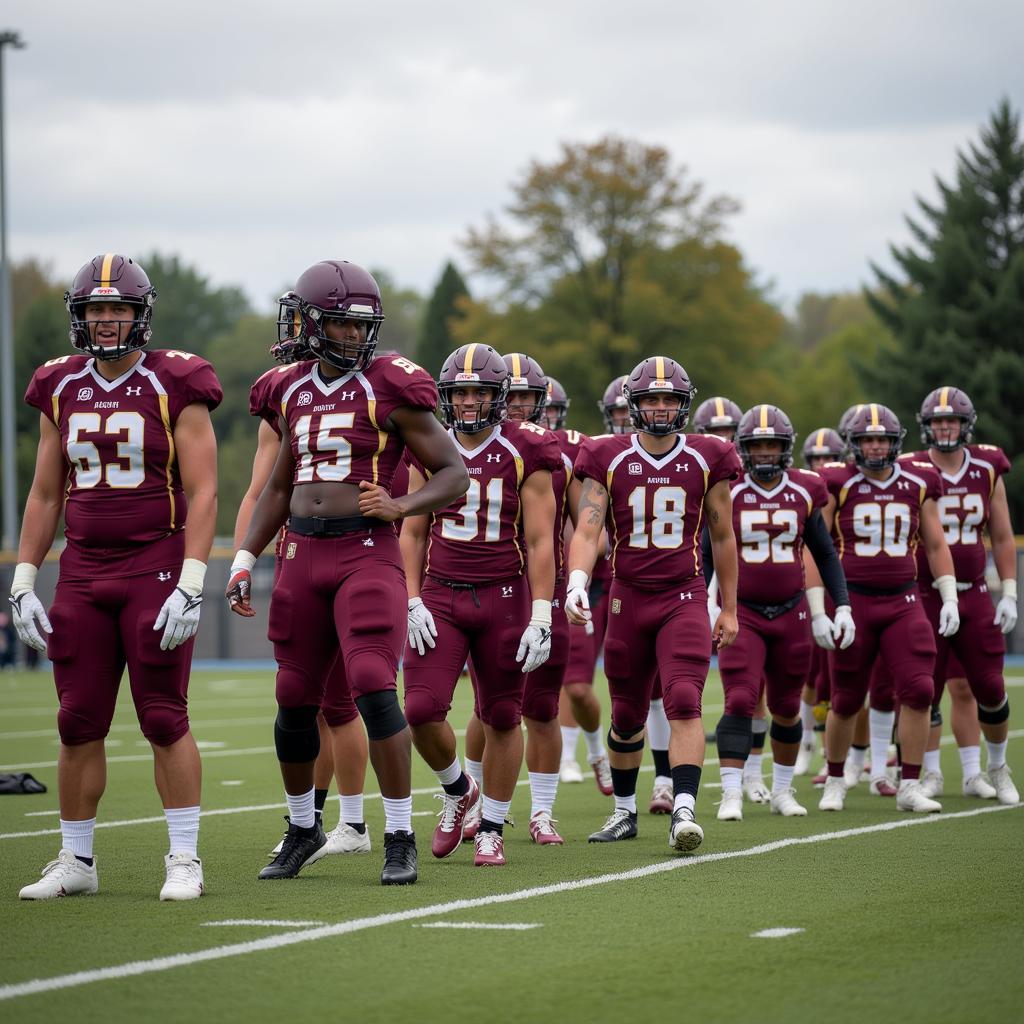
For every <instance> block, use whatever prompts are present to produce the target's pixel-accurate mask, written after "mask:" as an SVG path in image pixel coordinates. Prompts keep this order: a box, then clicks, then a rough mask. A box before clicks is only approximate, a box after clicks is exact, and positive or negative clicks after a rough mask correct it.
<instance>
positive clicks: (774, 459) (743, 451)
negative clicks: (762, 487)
mask: <svg viewBox="0 0 1024 1024" xmlns="http://www.w3.org/2000/svg"><path fill="white" fill-rule="evenodd" d="M756 441H778V442H779V443H780V444H781V445H782V450H781V451H780V452H779V454H778V455H773V456H767V455H764V454H758V455H754V454H753V453H752V452H751V451H750V445H751V444H753V443H754V442H756ZM736 447H737V448H738V449H739V455H740V461H741V462H742V463H743V469H744V470H745V471H746V472H747V473H749V474H750V475H751V476H752V477H753V478H754V479H755V480H757V481H759V482H760V483H769V482H771V481H772V480H774V479H775V478H776V477H779V476H782V474H783V473H784V472H785V471H786V470H787V469H788V468H789V467H790V466H791V465H793V437H792V436H789V437H787V436H786V435H785V434H775V433H772V432H765V433H763V434H759V435H757V436H752V435H750V434H744V435H743V436H742V437H740V438H737V441H736Z"/></svg>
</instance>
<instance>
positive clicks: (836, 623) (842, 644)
mask: <svg viewBox="0 0 1024 1024" xmlns="http://www.w3.org/2000/svg"><path fill="white" fill-rule="evenodd" d="M856 637H857V627H856V625H855V624H854V621H853V611H852V609H851V608H850V606H849V605H848V604H841V605H840V606H839V607H838V608H836V614H835V618H834V619H833V620H832V638H833V639H834V640H835V641H836V642H837V643H838V644H839V650H841V651H845V650H846V648H847V647H849V646H850V644H852V643H853V641H854V640H855V639H856Z"/></svg>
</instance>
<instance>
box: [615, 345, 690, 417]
mask: <svg viewBox="0 0 1024 1024" xmlns="http://www.w3.org/2000/svg"><path fill="white" fill-rule="evenodd" d="M622 393H623V394H624V395H625V396H626V404H627V405H628V406H629V418H630V420H631V421H632V423H633V426H634V427H636V429H637V430H639V431H642V432H643V433H645V434H674V433H676V432H677V431H680V430H682V429H683V427H685V426H686V421H687V419H688V418H689V416H690V403H691V402H692V401H693V396H694V395H695V394H697V389H696V388H695V387H694V386H693V385H692V384H691V383H690V378H689V377H688V376H687V374H686V371H685V370H684V369H683V368H682V367H681V366H680V365H679V363H677V362H676V361H675V360H674V359H670V358H669V357H668V356H648V357H647V358H646V359H645V360H643V362H640V363H637V365H636V366H634V367H633V372H632V373H631V374H630V375H629V376H628V377H627V378H626V383H625V384H623V385H622ZM645 395H676V396H677V397H678V398H679V410H678V411H677V412H676V414H675V415H674V416H673V417H672V418H671V419H668V420H666V421H665V422H664V423H659V422H658V421H657V419H656V414H655V413H654V412H642V411H641V409H640V399H641V398H643V397H644V396H645Z"/></svg>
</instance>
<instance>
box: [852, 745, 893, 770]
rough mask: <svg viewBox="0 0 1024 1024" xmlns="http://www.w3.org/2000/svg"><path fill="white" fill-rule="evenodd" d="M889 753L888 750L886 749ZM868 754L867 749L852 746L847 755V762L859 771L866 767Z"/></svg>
mask: <svg viewBox="0 0 1024 1024" xmlns="http://www.w3.org/2000/svg"><path fill="white" fill-rule="evenodd" d="M886 753H888V751H886ZM866 754H867V751H866V750H862V749H861V748H860V747H850V752H849V753H848V754H847V755H846V763H847V764H848V765H850V767H851V768H856V769H857V771H858V773H859V772H860V770H861V769H862V768H863V767H864V756H865V755H866Z"/></svg>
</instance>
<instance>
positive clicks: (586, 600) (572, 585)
mask: <svg viewBox="0 0 1024 1024" xmlns="http://www.w3.org/2000/svg"><path fill="white" fill-rule="evenodd" d="M589 585H590V579H589V577H588V576H587V574H586V573H585V572H584V571H583V570H582V569H573V571H572V572H571V573H569V582H568V583H567V584H566V593H565V614H566V615H567V616H568V617H569V621H570V622H573V621H575V620H574V618H573V616H577V617H579V618H581V619H583V620H584V621H585V622H588V623H589V622H590V618H591V616H590V595H589V594H588V593H587V588H588V586H589Z"/></svg>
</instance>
